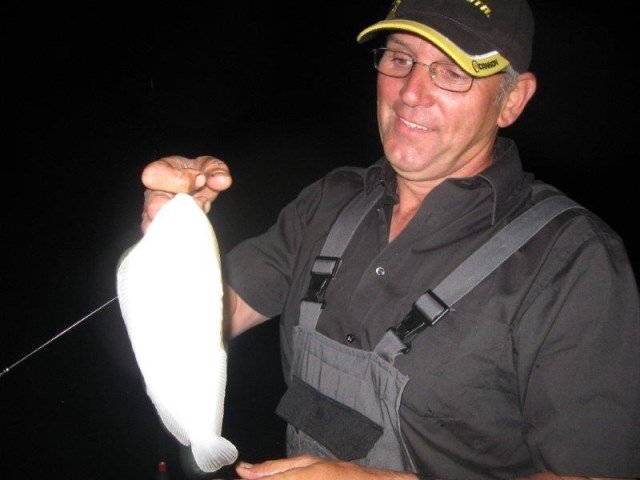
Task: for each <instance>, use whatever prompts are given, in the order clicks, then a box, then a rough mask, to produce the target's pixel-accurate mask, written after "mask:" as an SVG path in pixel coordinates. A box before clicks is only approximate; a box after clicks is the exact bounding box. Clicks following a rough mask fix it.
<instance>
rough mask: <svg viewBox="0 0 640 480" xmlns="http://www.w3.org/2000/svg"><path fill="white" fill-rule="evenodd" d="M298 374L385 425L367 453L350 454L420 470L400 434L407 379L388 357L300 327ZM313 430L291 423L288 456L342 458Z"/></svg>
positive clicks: (295, 372)
mask: <svg viewBox="0 0 640 480" xmlns="http://www.w3.org/2000/svg"><path fill="white" fill-rule="evenodd" d="M295 377H298V378H299V379H301V380H302V381H304V382H305V383H306V384H308V385H310V386H311V387H313V388H314V389H316V390H317V391H318V392H320V393H321V394H322V395H324V396H326V397H329V398H331V399H333V400H335V401H336V402H339V403H341V404H342V405H344V406H346V407H348V408H349V409H352V410H355V411H357V412H359V413H360V414H361V415H363V416H365V417H367V418H369V419H370V420H371V421H372V422H374V423H375V424H377V425H380V426H382V428H383V433H382V435H381V436H380V438H379V439H378V441H377V442H376V443H375V445H374V446H373V447H372V448H371V449H370V450H369V451H368V453H367V454H366V455H365V456H363V457H360V458H357V459H354V458H349V459H351V460H354V461H355V462H356V463H358V464H360V465H365V466H370V467H374V468H388V469H392V470H400V471H410V472H415V471H416V468H415V466H414V464H413V461H412V460H411V459H410V458H409V455H408V453H407V450H406V446H405V445H404V440H403V439H402V436H401V433H400V419H399V416H398V409H399V407H400V399H401V397H402V391H403V390H404V387H405V385H406V384H407V381H408V378H407V377H406V376H404V375H402V374H401V373H400V372H398V371H397V370H396V369H395V368H393V367H392V366H391V365H390V364H389V363H388V362H387V361H385V360H383V359H382V358H380V357H379V356H378V355H376V354H375V353H373V352H365V351H363V350H358V349H354V348H350V347H347V346H345V345H341V344H339V343H337V342H335V341H333V340H331V339H329V338H327V337H324V336H323V335H321V334H319V333H317V332H315V331H313V330H309V329H307V328H303V327H296V328H295V329H294V361H293V370H292V378H295ZM290 383H291V381H290ZM311 434H312V432H308V431H304V430H302V429H296V428H293V427H292V426H291V425H289V427H288V428H287V455H289V456H293V455H300V454H303V453H307V454H315V455H319V456H323V457H328V458H338V457H337V456H336V455H335V454H334V453H333V452H331V450H330V449H329V448H327V446H326V445H323V444H322V443H320V442H319V440H320V439H318V438H312V437H311ZM345 455H346V457H343V459H347V457H353V455H352V454H350V453H346V454H345Z"/></svg>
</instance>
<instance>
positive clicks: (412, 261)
mask: <svg viewBox="0 0 640 480" xmlns="http://www.w3.org/2000/svg"><path fill="white" fill-rule="evenodd" d="M379 183H383V184H384V185H385V186H386V191H387V193H386V196H384V197H383V198H382V200H381V201H380V203H379V205H378V206H377V208H374V209H372V210H371V211H370V212H369V214H368V215H367V216H366V217H365V219H364V221H363V222H362V224H361V225H360V227H359V228H358V230H357V232H356V234H355V235H354V238H353V239H352V241H351V243H350V244H349V246H348V247H347V250H346V251H345V253H344V256H343V262H342V265H341V267H340V269H339V271H338V274H337V276H336V278H334V279H333V281H332V282H331V284H330V285H329V288H328V290H327V292H326V303H327V305H326V308H325V309H324V311H323V313H322V315H321V317H320V320H319V323H318V331H319V332H321V333H322V334H324V335H326V336H328V337H331V338H332V339H334V340H337V341H339V342H343V343H345V344H347V345H350V346H352V347H354V348H360V349H365V350H371V349H372V348H373V347H374V346H375V345H376V343H377V342H378V341H379V340H380V338H381V337H382V336H383V334H384V332H385V331H386V330H387V329H388V328H389V327H391V326H393V325H396V324H397V323H398V322H399V321H401V320H402V318H403V317H404V316H405V315H406V314H407V312H409V310H410V309H411V305H412V303H413V302H414V301H415V300H416V299H417V298H418V297H419V296H420V295H421V294H422V293H423V292H424V291H425V290H426V289H428V288H433V287H435V286H436V285H437V284H438V283H439V282H440V281H441V280H442V279H444V278H445V277H446V276H447V274H448V273H449V272H450V271H452V270H453V269H454V268H455V267H456V266H458V265H459V264H460V263H461V262H462V261H463V260H464V259H465V258H466V257H467V256H468V255H470V254H471V253H472V252H473V251H474V250H475V249H476V248H478V247H479V246H480V245H482V244H483V243H484V242H485V241H486V240H487V239H488V238H489V237H490V236H491V235H493V234H494V233H495V232H496V231H497V230H498V229H499V228H501V227H502V226H504V225H505V224H506V223H507V222H508V221H509V220H511V219H512V218H514V217H515V216H516V215H517V214H518V213H520V212H522V211H523V210H524V209H526V208H527V207H528V206H530V205H531V204H532V203H533V202H536V201H539V200H540V199H541V198H543V197H544V196H545V195H549V194H552V193H557V191H556V190H554V189H553V188H552V187H550V186H548V185H544V184H543V183H542V182H540V181H537V180H535V179H534V178H533V176H532V175H530V174H528V173H525V172H523V170H522V166H521V162H520V159H519V156H518V152H517V148H516V146H515V144H514V143H513V142H511V141H510V140H507V139H503V138H501V139H498V142H497V144H496V148H495V150H494V163H493V164H492V165H491V166H490V167H489V168H488V169H487V170H486V171H485V172H483V173H482V174H480V175H478V176H475V177H472V178H466V179H455V180H453V179H451V180H447V181H445V182H443V183H442V184H440V185H439V186H438V187H437V188H435V189H434V190H433V191H432V192H431V193H430V194H429V195H428V196H427V197H426V198H425V200H424V202H423V204H422V206H421V208H420V209H419V211H418V212H417V213H416V215H415V217H414V218H413V219H412V220H411V222H410V223H409V224H408V225H407V226H406V228H405V229H404V230H403V231H402V232H401V233H400V235H399V236H398V237H397V238H396V239H394V241H393V242H391V243H389V242H388V232H389V221H390V215H391V211H392V207H393V205H394V204H395V202H396V201H397V199H396V196H395V186H396V185H395V174H394V172H393V170H392V169H391V168H390V166H389V164H388V163H387V162H386V160H384V159H382V160H380V161H379V162H377V163H376V164H375V165H373V166H371V167H370V168H368V169H362V168H348V167H347V168H340V169H337V170H335V171H333V172H331V173H329V174H328V175H327V176H326V177H324V178H323V179H321V180H319V181H317V182H315V183H314V184H312V185H310V186H308V187H307V188H305V189H304V190H303V191H302V192H301V193H300V195H299V196H298V197H297V198H296V199H295V200H294V201H293V202H292V203H291V204H289V205H288V206H287V207H285V208H284V209H283V211H282V212H281V213H280V215H279V217H278V220H277V222H276V224H275V225H274V226H273V227H272V228H271V229H270V230H268V231H267V232H266V233H265V234H263V235H261V236H259V237H257V238H254V239H250V240H247V241H245V242H243V243H241V244H240V245H238V246H237V247H236V248H235V249H234V250H233V251H232V252H230V254H229V255H228V256H227V258H226V268H227V271H228V282H229V283H230V285H231V286H232V287H233V288H234V289H235V290H236V291H237V292H238V294H239V295H240V296H241V297H242V298H243V299H244V300H245V301H246V302H247V303H248V304H249V305H251V306H252V307H253V308H254V309H255V310H257V311H258V312H260V313H262V314H264V315H266V316H268V317H275V316H278V315H280V322H281V323H280V325H281V348H282V359H283V368H284V373H285V378H288V375H289V367H290V365H289V362H290V359H291V355H292V352H291V332H292V327H293V326H294V325H295V324H297V322H298V315H299V305H300V300H301V299H302V297H304V296H305V294H306V292H307V288H308V284H309V279H310V275H309V272H310V269H311V265H312V263H313V260H314V258H315V256H316V255H318V254H319V252H320V249H321V248H322V245H323V242H324V240H325V238H326V236H327V233H328V232H329V229H330V227H331V224H332V222H333V221H334V220H335V218H336V216H337V215H338V213H339V211H340V210H341V208H342V207H344V205H345V204H346V203H347V202H348V201H349V200H350V199H351V198H353V197H354V196H355V195H356V194H358V193H361V192H362V191H363V189H364V190H366V191H367V192H369V191H370V190H371V189H372V188H373V187H374V186H375V185H377V184H379ZM638 345H640V308H639V300H638V289H637V286H636V283H635V277H634V274H633V272H632V270H631V267H630V264H629V261H628V258H627V255H626V253H625V249H624V246H623V244H622V241H621V239H620V238H619V237H618V236H617V235H616V234H615V233H614V232H613V231H611V229H610V228H609V227H608V226H607V225H606V224H605V223H603V222H602V221H601V220H600V219H599V218H597V217H596V216H595V215H593V214H592V213H589V212H586V211H582V210H578V211H570V212H567V213H564V214H562V215H561V216H559V217H557V218H556V219H554V220H553V221H552V222H551V223H550V224H548V225H547V226H546V227H544V228H543V230H542V231H541V232H539V233H538V234H537V235H536V236H535V237H534V238H533V239H532V240H530V241H529V242H528V243H527V244H526V245H525V246H524V247H523V248H522V249H520V250H519V251H518V252H517V253H516V254H514V255H513V256H512V257H511V258H510V259H509V260H507V261H506V262H505V263H504V264H503V265H501V266H500V267H499V268H498V269H497V270H496V271H495V272H493V273H492V274H491V275H490V276H489V277H487V278H486V279H485V280H483V281H482V283H481V284H480V285H478V286H477V287H476V288H475V289H474V290H473V291H471V292H470V293H468V294H467V295H466V296H465V297H463V298H462V299H461V300H460V301H459V302H457V303H456V304H455V305H454V308H453V310H452V312H451V313H450V314H449V315H447V316H446V317H445V318H444V319H443V320H442V321H441V322H439V323H438V324H437V325H436V326H434V327H432V328H428V329H427V330H425V331H423V332H422V333H420V334H419V335H418V336H417V337H416V338H415V340H414V341H413V344H412V349H411V351H410V352H409V353H408V354H406V355H402V356H400V357H398V358H397V359H396V362H395V366H396V368H398V369H399V370H400V371H401V372H403V373H404V374H406V375H407V376H408V377H409V379H410V380H409V383H408V384H407V387H406V389H405V392H404V395H403V397H402V404H401V406H400V417H401V425H402V433H403V436H404V438H405V440H406V443H407V446H408V448H409V451H410V453H411V454H412V455H413V458H414V460H415V462H416V465H417V467H418V469H419V472H420V474H421V475H422V476H424V477H425V478H427V477H430V476H433V477H436V478H457V479H476V478H478V479H480V478H513V477H515V476H518V475H523V474H529V473H533V472H536V471H543V470H552V471H554V472H555V473H557V474H565V475H569V474H571V475H591V476H621V477H635V476H640V442H639V439H640V349H639V347H638Z"/></svg>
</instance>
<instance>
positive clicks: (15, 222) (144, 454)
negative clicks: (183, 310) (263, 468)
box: [0, 0, 640, 480]
mask: <svg viewBox="0 0 640 480" xmlns="http://www.w3.org/2000/svg"><path fill="white" fill-rule="evenodd" d="M532 3H533V8H534V13H535V14H536V17H537V34H536V42H537V43H536V47H535V50H534V60H533V64H532V67H531V69H532V71H534V72H535V73H536V74H537V76H538V79H539V90H538V92H537V94H536V97H535V98H534V100H533V102H532V103H531V104H530V106H529V108H528V110H527V111H526V112H525V114H524V115H523V117H522V118H521V119H520V120H519V121H518V123H517V124H516V125H514V126H513V127H511V128H510V129H509V130H508V131H506V132H504V134H505V135H508V136H511V137H512V138H514V139H516V141H517V142H518V145H519V148H520V151H521V154H522V156H523V161H524V163H525V167H526V168H527V169H529V170H533V171H535V172H536V173H537V175H538V176H539V177H540V178H543V179H545V180H547V181H549V182H551V183H553V184H555V185H556V186H558V187H559V188H561V189H563V190H564V191H566V192H567V193H569V194H570V195H571V196H572V197H573V198H574V199H576V200H577V201H578V202H580V203H582V204H583V205H585V206H587V207H589V208H591V209H592V210H593V211H594V212H596V213H597V214H599V215H600V216H602V217H603V218H604V219H605V220H606V221H607V222H608V223H609V224H610V225H611V226H612V227H613V228H614V229H615V230H617V231H618V232H619V233H620V234H621V235H622V237H623V239H624V240H625V243H626V245H627V248H628V250H629V254H630V256H631V258H632V261H633V263H634V265H635V266H636V271H638V258H639V256H640V252H639V251H638V233H637V231H636V228H635V227H634V223H635V222H636V218H637V214H636V208H637V205H638V202H637V200H636V189H635V185H636V180H635V176H636V175H635V174H633V173H632V172H633V171H634V170H632V169H633V168H635V166H636V165H635V164H636V163H637V160H638V155H637V149H636V138H637V135H638V133H637V125H638V113H637V108H638V95H637V81H636V80H635V75H632V74H631V73H630V72H631V66H630V65H629V64H628V60H629V58H628V48H629V46H628V44H627V43H626V42H625V38H623V36H622V33H621V32H624V31H625V29H628V28H629V26H631V25H636V23H634V22H637V18H636V19H635V20H634V18H630V17H627V18H624V17H622V18H620V17H619V13H617V12H611V11H609V10H606V9H605V10H603V9H602V8H600V9H598V10H597V11H593V10H590V9H589V8H587V7H585V6H584V5H583V4H580V7H579V8H577V7H574V6H573V5H560V3H561V2H555V1H553V2H552V1H537V2H532ZM571 3H572V2H571ZM3 5H4V6H3V7H1V8H2V15H1V17H2V24H3V26H2V51H3V55H2V72H3V75H2V76H3V82H2V85H3V86H2V87H0V88H2V93H3V95H2V111H3V113H4V115H3V117H4V120H5V122H6V124H7V127H8V128H7V127H5V128H4V129H3V132H5V133H8V135H7V137H6V138H5V141H4V142H3V147H4V148H2V151H1V152H2V174H1V177H0V178H1V179H2V180H1V182H2V183H1V184H2V185H3V187H4V195H3V201H2V222H1V224H0V229H1V246H2V276H1V278H2V288H1V290H0V291H1V292H2V302H1V304H0V305H1V310H0V326H1V330H0V368H5V367H6V366H9V365H11V364H12V363H13V362H15V361H17V360H18V359H19V358H20V357H22V356H23V355H25V354H26V353H28V352H29V351H31V350H32V349H33V348H35V347H37V346H38V345H40V344H42V343H43V342H44V341H46V340H47V339H49V338H51V337H52V336H53V335H55V334H56V333H58V332H60V331H61V330H63V329H64V328H66V327H67V326H69V325H70V324H72V323H74V322H75V321H77V320H79V319H81V318H82V317H83V316H84V315H85V314H87V313H88V312H90V311H91V310H93V309H94V308H95V307H97V306H99V305H101V304H102V303H104V302H105V301H107V300H108V299H110V298H112V297H113V296H114V295H115V265H116V262H117V259H118V258H119V256H120V254H121V253H122V252H123V251H124V249H125V248H127V247H128V246H130V245H131V244H132V243H133V242H135V241H136V240H137V239H138V238H139V235H140V233H139V220H140V212H141V207H142V202H143V196H142V192H143V189H142V186H141V184H140V181H139V178H140V173H141V171H142V168H143V167H144V166H145V165H146V164H147V163H148V162H149V161H151V160H153V159H155V158H157V157H159V156H162V155H166V154H173V153H177V154H184V155H189V156H191V155H198V154H213V155H217V156H219V157H221V158H223V159H225V161H227V163H228V164H229V165H230V166H231V169H232V174H233V177H234V186H233V187H232V188H231V190H230V191H229V192H227V193H225V194H224V195H223V196H221V198H220V199H219V201H218V202H217V203H216V205H215V209H214V211H213V212H212V213H211V214H210V217H211V219H212V221H213V222H214V225H215V226H216V231H217V232H218V236H219V238H220V242H221V247H222V249H223V250H225V251H226V250H228V249H229V248H231V247H233V246H234V245H235V244H236V243H237V242H239V241H240V240H242V239H243V238H246V237H248V236H250V235H253V234H257V233H260V232H262V231H263V230H264V229H266V228H267V227H268V226H269V224H270V223H271V222H272V221H273V220H274V219H275V216H276V215H277V212H278V210H279V209H280V208H281V207H282V206H283V205H284V204H285V203H286V202H288V201H289V200H291V199H292V198H293V196H294V195H295V194H296V193H297V192H298V190H299V189H300V188H301V187H302V186H304V185H305V184H307V183H309V182H311V181H313V180H315V179H317V178H318V177H319V176H320V175H322V174H323V173H326V172H327V171H328V170H330V169H331V168H333V167H335V166H338V165H342V164H352V165H361V166H365V165H368V164H369V163H371V162H373V161H374V160H375V159H377V158H378V156H379V155H380V154H381V149H380V146H379V143H378V137H377V129H376V124H375V72H374V71H373V69H372V68H371V62H370V56H369V53H368V49H369V48H370V47H369V46H362V45H358V44H357V43H356V42H355V36H356V35H357V33H358V32H359V31H360V30H361V29H362V28H364V27H365V26H367V25H369V24H370V23H372V22H373V21H375V20H378V19H380V18H382V17H383V16H384V14H385V13H386V10H387V7H388V2H387V1H386V0H385V1H360V0H358V1H352V2H348V3H347V2H343V3H338V2H311V3H303V2H292V1H282V2H254V3H251V4H249V2H221V1H220V2H217V1H208V2H189V3H188V4H187V3H186V2H184V3H182V4H178V3H177V2H170V3H168V4H165V5H160V2H158V3H151V2H130V3H129V4H124V3H122V4H119V3H113V2H108V3H107V2H99V3H98V4H97V5H91V4H88V3H82V4H80V5H78V6H74V7H70V6H68V5H60V4H56V3H53V4H47V5H39V4H36V3H29V2H26V3H25V2H7V3H5V4H3ZM633 15H635V16H636V17H637V14H635V13H634V14H633ZM625 25H626V26H625ZM3 136H4V135H3ZM277 342H278V339H277V325H276V322H270V323H267V324H265V325H263V326H261V327H258V328H256V329H254V330H253V331H251V332H249V333H247V334H245V335H243V336H242V337H240V338H238V339H236V340H234V341H233V342H232V343H231V345H230V347H229V381H228V392H227V408H226V411H225V426H224V434H225V436H226V437H227V438H229V439H230V440H231V441H233V442H234V443H235V444H236V445H237V446H238V448H239V450H240V455H241V458H243V459H245V460H250V461H260V460H263V459H268V458H273V457H278V456H282V454H283V449H284V445H283V430H282V428H283V425H282V423H281V422H280V420H279V419H277V418H276V417H275V415H274V414H273V410H274V408H275V405H276V404H277V401H278V399H279V395H280V394H281V393H282V390H283V383H282V378H281V374H280V370H279V358H278V349H277ZM0 435H1V441H0V478H2V479H7V480H9V479H11V480H13V479H35V478H48V479H52V478H53V479H57V478H65V479H102V478H105V479H107V478H108V479H114V478H117V479H121V480H127V479H131V480H143V479H152V478H154V475H155V468H156V465H157V464H158V462H159V461H161V460H166V461H167V462H168V464H169V468H170V472H171V476H172V478H173V479H180V478H186V475H185V473H184V472H183V471H182V468H181V466H180V464H179V455H178V447H177V444H176V443H175V441H173V439H172V438H171V437H170V436H169V434H167V433H166V432H165V431H164V430H163V429H162V428H161V427H160V424H159V421H158V419H157V417H156V416H155V411H154V410H153V407H152V405H151V404H150V402H149V400H148V398H147V397H146V395H145V393H144V391H143V386H142V380H141V377H140V374H139V371H138V369H137V365H136V363H135V359H134V357H133V354H132V351H131V348H130V344H129V340H128V337H127V335H126V331H125V330H124V325H123V322H122V319H121V317H120V313H119V309H118V307H117V303H114V304H112V305H110V306H109V307H107V308H106V309H105V310H104V311H102V312H100V313H98V314H97V315H95V316H94V317H93V318H91V319H90V320H87V321H86V322H85V323H83V324H81V325H80V326H78V327H77V328H75V329H74V330H72V331H71V332H70V333H69V334H67V335H65V336H63V337H61V338H60V339H58V340H57V341H56V342H54V343H52V344H51V345H49V346H48V347H47V348H45V349H43V350H41V351H40V352H38V353H37V354H36V355H34V356H33V357H31V358H29V359H28V360H26V361H25V362H24V363H21V364H20V365H19V366H16V367H15V368H14V369H13V370H11V371H10V372H9V373H8V374H7V375H5V376H3V377H2V378H0ZM221 474H224V475H225V476H227V477H228V478H231V476H230V475H231V474H230V472H228V471H223V472H221Z"/></svg>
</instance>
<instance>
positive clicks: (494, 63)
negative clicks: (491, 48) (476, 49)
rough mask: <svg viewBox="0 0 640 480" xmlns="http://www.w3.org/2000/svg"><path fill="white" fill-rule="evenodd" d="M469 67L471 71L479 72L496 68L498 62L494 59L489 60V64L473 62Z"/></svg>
mask: <svg viewBox="0 0 640 480" xmlns="http://www.w3.org/2000/svg"><path fill="white" fill-rule="evenodd" d="M471 65H472V66H473V69H474V70H475V71H476V72H479V71H480V70H487V69H489V68H496V67H497V66H498V60H497V59H494V60H491V61H490V62H477V61H475V60H474V61H473V62H471Z"/></svg>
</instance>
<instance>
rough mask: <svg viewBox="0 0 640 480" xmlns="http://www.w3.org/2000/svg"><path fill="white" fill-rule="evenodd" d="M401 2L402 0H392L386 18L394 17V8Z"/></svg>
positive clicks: (396, 8)
mask: <svg viewBox="0 0 640 480" xmlns="http://www.w3.org/2000/svg"><path fill="white" fill-rule="evenodd" d="M401 3H402V0H393V4H392V5H391V10H389V14H388V15H387V20H392V19H394V18H396V10H398V7H399V6H400V4H401Z"/></svg>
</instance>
